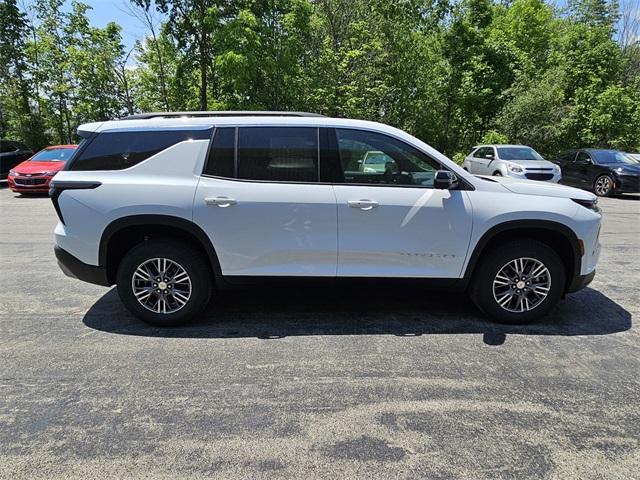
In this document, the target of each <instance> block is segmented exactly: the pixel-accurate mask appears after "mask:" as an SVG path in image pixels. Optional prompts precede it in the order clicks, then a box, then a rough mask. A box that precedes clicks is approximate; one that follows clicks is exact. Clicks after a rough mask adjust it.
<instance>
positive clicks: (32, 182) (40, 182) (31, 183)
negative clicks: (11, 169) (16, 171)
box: [7, 175, 53, 193]
mask: <svg viewBox="0 0 640 480" xmlns="http://www.w3.org/2000/svg"><path fill="white" fill-rule="evenodd" d="M52 178H53V176H44V175H39V176H37V177H26V176H24V175H9V176H8V177H7V183H8V184H9V188H10V189H11V191H13V192H17V193H49V183H51V179H52ZM27 183H28V184H27Z"/></svg>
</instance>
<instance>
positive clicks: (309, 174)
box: [238, 127, 318, 182]
mask: <svg viewBox="0 0 640 480" xmlns="http://www.w3.org/2000/svg"><path fill="white" fill-rule="evenodd" d="M238 178H243V179H247V180H275V181H292V182H317V181H318V130H317V129H316V128H304V127H253V128H239V129H238Z"/></svg>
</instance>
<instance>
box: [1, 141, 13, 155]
mask: <svg viewBox="0 0 640 480" xmlns="http://www.w3.org/2000/svg"><path fill="white" fill-rule="evenodd" d="M16 150H17V148H16V146H15V145H14V143H13V142H7V141H3V142H0V153H8V152H15V151H16Z"/></svg>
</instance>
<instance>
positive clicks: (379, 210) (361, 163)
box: [51, 112, 601, 325]
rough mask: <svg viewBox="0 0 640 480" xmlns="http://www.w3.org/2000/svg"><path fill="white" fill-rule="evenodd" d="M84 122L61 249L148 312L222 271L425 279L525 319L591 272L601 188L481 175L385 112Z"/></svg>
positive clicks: (235, 278) (189, 310) (189, 303)
mask: <svg viewBox="0 0 640 480" xmlns="http://www.w3.org/2000/svg"><path fill="white" fill-rule="evenodd" d="M79 134H80V135H81V136H82V137H84V141H83V142H82V144H81V145H80V147H79V148H78V150H77V152H76V154H75V155H74V157H73V158H72V159H71V160H70V161H69V162H68V163H67V166H66V167H65V170H63V171H62V172H60V173H58V174H57V175H56V177H55V178H54V180H53V183H52V188H51V196H52V200H53V203H54V206H55V209H56V211H57V213H58V215H59V217H60V222H59V223H58V225H57V227H56V230H55V238H56V246H55V252H56V256H57V258H58V261H59V264H60V266H61V268H62V270H63V271H64V272H65V273H66V274H68V275H70V276H73V277H76V278H79V279H81V280H84V281H88V282H92V283H96V284H99V285H105V286H110V285H113V284H117V286H118V292H119V295H120V298H121V299H122V301H123V302H124V304H125V305H126V306H127V308H128V309H129V310H130V311H131V312H132V313H133V314H135V315H137V316H138V317H140V318H141V319H143V320H145V321H147V322H150V323H154V324H159V325H173V324H177V323H181V322H184V321H186V320H188V319H190V318H192V317H193V316H194V315H196V314H198V313H199V312H201V311H202V310H203V309H204V308H205V306H206V305H207V303H208V301H209V299H210V297H211V296H212V294H213V293H214V292H217V293H216V294H217V295H220V294H222V293H221V292H222V291H223V287H224V286H226V285H232V284H234V283H238V282H239V281H241V282H242V283H246V281H247V280H248V279H253V280H257V279H258V278H261V279H262V280H265V279H267V280H270V279H273V277H289V278H293V279H296V280H299V279H300V277H321V278H324V279H334V280H335V279H336V278H342V277H350V278H358V277H367V278H371V277H378V278H404V279H406V278H413V279H423V280H424V281H422V282H420V283H421V284H424V285H426V286H431V287H434V286H435V287H441V288H448V289H457V290H461V291H462V290H468V291H469V293H470V295H471V297H472V299H473V300H474V302H475V303H476V305H477V306H478V307H479V308H480V309H481V310H482V311H483V312H484V313H485V314H486V315H487V316H489V317H490V318H493V319H495V320H498V321H503V322H515V323H522V322H528V321H532V320H534V319H536V318H538V317H540V316H542V315H544V314H546V313H547V312H549V310H550V309H551V308H552V307H553V306H554V305H555V304H556V302H557V301H558V300H559V299H560V298H561V297H563V296H564V295H565V294H566V293H567V292H573V291H576V290H578V289H580V288H582V287H584V286H585V285H587V284H588V283H589V282H590V281H591V279H592V278H593V276H594V275H595V267H596V263H597V261H598V257H599V253H600V246H599V242H598V234H599V230H600V220H601V216H600V213H599V210H598V208H597V206H596V197H595V196H594V195H593V194H591V193H587V192H584V191H582V190H577V189H574V188H570V187H565V186H560V185H555V184H547V183H541V182H526V181H524V182H523V181H518V180H514V179H510V178H495V179H494V178H478V177H474V176H473V175H470V174H469V173H468V172H465V171H464V170H463V169H462V168H460V167H458V166H457V165H456V164H455V163H453V162H452V161H450V160H449V159H448V158H446V157H445V156H444V155H442V154H441V153H439V152H437V151H436V150H434V149H433V148H431V147H430V146H429V145H427V144H425V143H423V142H421V141H420V140H418V139H416V138H414V137H412V136H411V135H408V134H407V133H405V132H402V131H400V130H397V129H395V128H392V127H389V126H386V125H382V124H379V123H373V122H366V121H359V120H345V119H337V118H327V117H323V116H319V115H313V114H302V113H277V112H274V113H265V112H262V113H257V112H256V113H250V112H237V113H235V114H229V113H226V114H225V113H220V112H197V113H190V114H180V113H176V114H142V115H137V116H135V117H134V118H133V119H131V118H127V119H123V120H116V121H108V122H103V123H90V124H86V125H82V126H81V127H80V128H79ZM367 164H373V165H375V167H371V166H367Z"/></svg>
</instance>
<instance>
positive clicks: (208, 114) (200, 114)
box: [121, 110, 324, 120]
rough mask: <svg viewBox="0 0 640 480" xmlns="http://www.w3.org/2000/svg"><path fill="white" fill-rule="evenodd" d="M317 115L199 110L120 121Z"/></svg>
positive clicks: (139, 115)
mask: <svg viewBox="0 0 640 480" xmlns="http://www.w3.org/2000/svg"><path fill="white" fill-rule="evenodd" d="M323 116H324V115H320V114H319V113H309V112H282V111H270V110H207V111H205V110H199V111H193V112H148V113H137V114H135V115H129V116H127V117H123V118H122V119H121V120H148V119H150V118H180V117H323Z"/></svg>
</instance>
